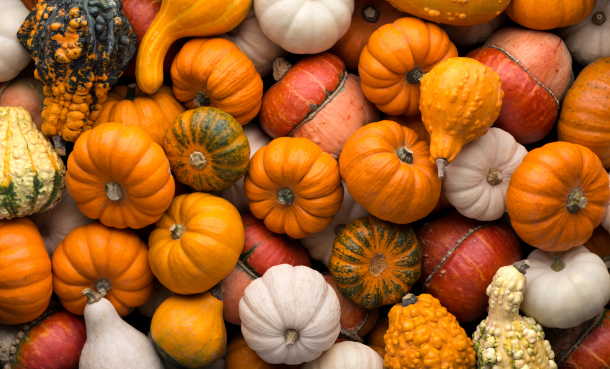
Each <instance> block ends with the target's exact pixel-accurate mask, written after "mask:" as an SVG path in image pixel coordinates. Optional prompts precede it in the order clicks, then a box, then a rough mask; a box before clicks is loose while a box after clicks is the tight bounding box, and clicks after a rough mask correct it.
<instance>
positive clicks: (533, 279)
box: [521, 246, 610, 329]
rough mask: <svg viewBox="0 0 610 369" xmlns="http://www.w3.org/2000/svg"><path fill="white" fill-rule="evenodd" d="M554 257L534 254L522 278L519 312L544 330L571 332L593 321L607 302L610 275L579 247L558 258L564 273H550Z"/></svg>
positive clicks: (601, 262) (593, 256)
mask: <svg viewBox="0 0 610 369" xmlns="http://www.w3.org/2000/svg"><path fill="white" fill-rule="evenodd" d="M554 255H555V253H553V252H546V251H542V250H534V251H533V252H532V253H531V254H530V255H529V256H528V258H527V260H529V262H530V264H531V268H529V269H528V270H527V272H526V274H525V278H526V280H527V285H526V287H525V292H524V297H523V303H522V304H521V310H522V311H523V313H525V315H527V316H531V317H532V318H534V319H536V320H537V321H538V323H540V324H541V325H542V326H544V327H547V328H562V329H565V328H571V327H575V326H577V325H579V324H580V323H582V322H584V321H587V320H589V319H592V318H593V317H595V316H596V315H597V314H599V312H600V311H601V310H602V308H603V307H604V306H605V305H606V303H607V302H608V300H610V274H608V269H607V268H606V265H605V264H604V262H603V261H602V259H601V258H600V257H599V256H597V255H595V254H593V253H592V252H589V250H587V248H586V247H584V246H578V247H574V248H572V249H569V250H568V251H565V252H560V253H559V257H560V258H561V260H563V262H564V263H565V269H563V270H562V271H559V272H555V271H554V270H552V269H551V264H553V257H554Z"/></svg>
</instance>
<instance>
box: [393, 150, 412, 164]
mask: <svg viewBox="0 0 610 369" xmlns="http://www.w3.org/2000/svg"><path fill="white" fill-rule="evenodd" d="M396 156H398V159H400V161H402V162H403V163H407V164H413V151H411V150H409V149H407V148H406V147H404V146H403V147H401V148H400V149H398V150H396Z"/></svg>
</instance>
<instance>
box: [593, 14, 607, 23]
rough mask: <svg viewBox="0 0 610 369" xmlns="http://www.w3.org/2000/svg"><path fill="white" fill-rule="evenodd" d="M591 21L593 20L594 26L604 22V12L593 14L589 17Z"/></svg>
mask: <svg viewBox="0 0 610 369" xmlns="http://www.w3.org/2000/svg"><path fill="white" fill-rule="evenodd" d="M591 22H593V24H595V25H596V26H601V25H602V24H604V23H606V14H604V12H599V13H595V14H593V17H591Z"/></svg>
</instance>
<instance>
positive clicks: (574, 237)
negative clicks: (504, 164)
mask: <svg viewBox="0 0 610 369" xmlns="http://www.w3.org/2000/svg"><path fill="white" fill-rule="evenodd" d="M609 198H610V190H609V189H608V174H607V173H606V171H605V170H604V168H603V167H602V163H601V161H600V160H599V158H598V157H597V156H596V155H595V154H594V153H593V152H592V151H591V150H589V149H588V148H586V147H584V146H580V145H576V144H572V143H569V142H552V143H549V144H546V145H544V146H543V147H541V148H538V149H535V150H532V151H530V152H529V153H528V154H527V155H526V156H525V158H523V162H522V163H521V165H519V167H518V168H517V170H515V172H514V173H513V175H512V177H511V178H510V183H509V185H508V190H507V192H506V208H507V209H508V215H509V216H510V220H511V223H512V226H513V228H514V229H515V231H516V232H517V234H518V235H519V237H521V239H522V240H523V241H525V242H527V243H528V244H530V245H532V246H534V247H537V248H539V249H542V250H545V251H555V252H560V251H565V250H568V249H570V248H572V247H575V246H579V245H582V244H583V243H585V242H586V241H587V240H588V239H589V238H591V235H592V234H593V229H594V228H595V227H597V226H598V225H599V224H600V222H601V221H602V218H603V217H604V215H605V214H606V205H608V201H609Z"/></svg>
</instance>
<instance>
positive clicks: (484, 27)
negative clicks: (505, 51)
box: [438, 13, 507, 47]
mask: <svg viewBox="0 0 610 369" xmlns="http://www.w3.org/2000/svg"><path fill="white" fill-rule="evenodd" d="M506 18H507V17H506V13H502V14H500V15H499V16H497V17H495V18H494V19H492V20H490V21H489V22H487V23H481V24H476V25H474V26H451V25H449V24H442V23H439V24H438V26H439V27H441V28H442V29H444V30H445V32H447V36H449V39H450V40H451V42H453V43H454V44H456V45H458V46H466V47H471V46H474V45H477V44H482V43H484V42H485V40H487V39H488V38H489V36H491V35H492V34H493V33H494V32H496V31H497V30H499V29H500V27H502V25H504V22H506Z"/></svg>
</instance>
